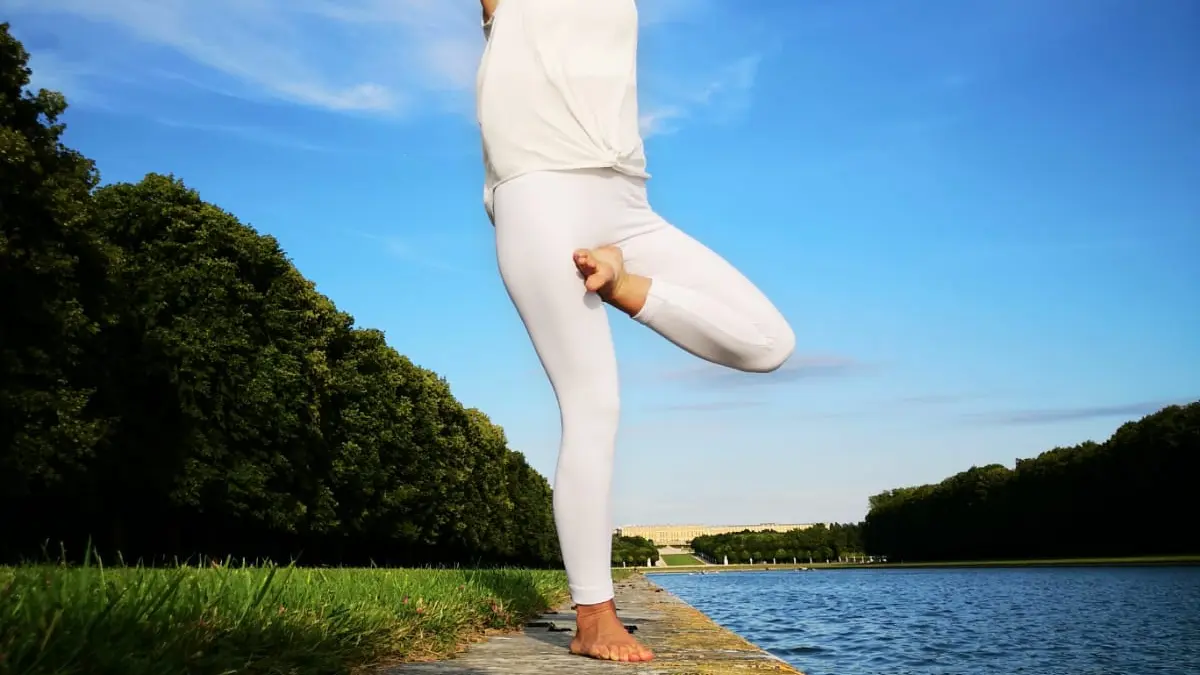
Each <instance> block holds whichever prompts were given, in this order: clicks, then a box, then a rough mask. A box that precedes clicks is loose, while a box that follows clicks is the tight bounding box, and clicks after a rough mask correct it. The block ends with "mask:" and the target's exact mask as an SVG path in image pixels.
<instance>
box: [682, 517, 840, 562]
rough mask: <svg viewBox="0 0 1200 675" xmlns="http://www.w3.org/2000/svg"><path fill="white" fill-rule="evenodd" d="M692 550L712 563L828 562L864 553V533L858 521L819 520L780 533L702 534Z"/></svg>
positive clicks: (695, 540) (771, 531) (768, 531)
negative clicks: (820, 521) (834, 521)
mask: <svg viewBox="0 0 1200 675" xmlns="http://www.w3.org/2000/svg"><path fill="white" fill-rule="evenodd" d="M692 550H693V551H695V552H696V553H699V554H700V555H702V556H704V557H706V558H708V560H709V561H710V562H715V563H723V562H725V558H726V557H728V558H729V562H730V564H746V563H750V562H752V561H753V562H756V563H759V562H764V561H767V562H769V561H771V560H773V559H774V560H777V561H780V562H782V561H784V560H786V561H788V562H791V561H792V559H793V558H795V559H797V560H800V561H804V562H807V561H813V562H827V561H836V560H840V559H845V558H849V557H852V556H858V555H862V553H863V545H862V532H861V528H860V526H859V525H857V524H853V523H846V524H841V523H833V524H830V525H826V524H825V523H818V524H816V525H813V526H812V527H808V528H804V529H796V530H789V531H787V532H776V531H775V530H767V531H764V532H751V531H750V530H745V531H743V532H732V533H728V534H711V535H702V536H699V537H696V538H695V539H693V540H692Z"/></svg>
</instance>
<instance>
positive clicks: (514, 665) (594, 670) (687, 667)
mask: <svg viewBox="0 0 1200 675" xmlns="http://www.w3.org/2000/svg"><path fill="white" fill-rule="evenodd" d="M615 586H616V602H617V608H618V613H619V615H620V616H621V619H622V620H623V621H624V622H625V624H626V625H627V626H636V631H635V632H634V634H635V635H636V637H637V638H638V639H640V640H641V641H642V642H643V643H645V644H646V645H647V646H649V647H650V648H651V649H653V650H654V652H655V655H656V658H655V659H654V660H653V661H650V662H648V663H616V662H613V661H598V660H595V659H588V658H584V657H580V656H574V655H572V654H570V653H569V651H568V647H569V645H570V643H571V640H572V638H573V637H574V631H575V615H574V614H575V613H574V612H572V611H570V605H569V604H568V605H567V606H565V607H561V608H559V610H558V611H553V612H547V613H545V614H543V615H541V617H539V620H538V621H537V622H531V624H530V625H527V626H526V629H525V630H524V631H522V632H518V633H511V634H507V635H494V636H492V637H490V638H489V639H487V640H484V641H483V642H481V643H477V644H474V645H472V646H471V647H469V648H468V649H467V650H466V651H465V652H463V653H461V654H458V655H457V656H455V657H454V658H452V659H448V660H444V661H435V662H427V663H407V664H401V665H397V666H393V667H391V668H386V669H384V670H383V671H382V673H383V674H384V675H627V674H628V675H634V674H636V675H753V674H754V673H776V674H779V675H803V674H802V673H801V672H800V671H798V670H796V669H795V668H793V667H792V666H790V665H789V664H788V663H787V662H785V661H784V660H782V659H780V658H778V657H776V656H775V655H773V654H770V653H768V652H767V651H765V650H763V649H762V648H760V647H758V646H756V645H754V644H753V643H751V642H750V641H749V640H747V639H745V638H743V637H742V636H740V635H738V634H736V633H734V632H733V631H730V630H728V629H725V628H722V627H721V626H720V625H718V624H717V623H716V622H715V621H713V620H712V619H711V618H709V617H708V616H707V615H705V614H704V613H703V612H701V611H700V610H698V609H696V608H695V607H692V606H691V605H689V604H687V603H686V602H684V601H683V600H682V599H681V598H679V597H677V596H675V595H674V594H672V593H670V592H668V591H666V590H665V589H663V588H662V587H660V586H658V585H656V584H654V583H653V582H652V581H650V580H649V579H648V578H646V576H645V575H642V574H635V575H633V576H630V577H627V578H624V579H621V580H620V581H617V582H616V584H615ZM551 625H552V626H553V628H554V629H553V630H552V629H551V628H550V626H551Z"/></svg>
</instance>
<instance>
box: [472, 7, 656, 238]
mask: <svg viewBox="0 0 1200 675" xmlns="http://www.w3.org/2000/svg"><path fill="white" fill-rule="evenodd" d="M483 30H484V36H485V37H486V39H487V46H486V47H485V48H484V52H483V58H482V60H481V62H480V64H479V72H478V74H477V76H476V115H477V118H478V121H479V129H480V132H481V134H482V136H483V161H484V167H485V170H486V179H485V180H486V182H485V185H484V197H483V200H484V207H485V208H486V209H487V212H488V217H489V218H493V217H494V215H493V214H494V212H493V209H492V195H493V194H494V191H495V189H496V187H497V186H499V185H500V184H501V183H503V182H505V181H507V180H511V179H513V178H516V177H517V176H520V175H523V174H526V173H529V172H531V171H544V170H566V169H591V168H599V167H610V168H613V169H616V170H617V171H620V172H622V173H626V174H629V175H633V176H639V177H643V178H649V174H647V173H646V156H645V153H644V151H643V148H642V136H641V132H640V131H639V129H638V102H637V39H638V35H637V33H638V13H637V5H636V3H635V0H500V4H499V6H498V7H497V8H496V11H495V14H494V16H492V17H491V18H490V19H489V20H488V21H487V22H485V23H484V26H483Z"/></svg>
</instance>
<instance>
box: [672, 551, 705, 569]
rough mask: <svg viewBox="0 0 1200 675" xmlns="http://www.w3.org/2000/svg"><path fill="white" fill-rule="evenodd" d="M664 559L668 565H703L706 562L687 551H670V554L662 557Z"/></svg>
mask: <svg viewBox="0 0 1200 675" xmlns="http://www.w3.org/2000/svg"><path fill="white" fill-rule="evenodd" d="M662 559H663V562H665V563H667V565H670V566H675V565H703V564H704V563H703V562H701V561H699V560H697V559H696V558H695V556H691V555H688V554H687V553H670V554H667V555H664V556H663V557H662Z"/></svg>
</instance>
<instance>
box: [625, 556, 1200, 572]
mask: <svg viewBox="0 0 1200 675" xmlns="http://www.w3.org/2000/svg"><path fill="white" fill-rule="evenodd" d="M1172 565H1180V566H1192V565H1200V555H1181V556H1138V557H1126V558H1047V559H1034V560H966V561H951V562H888V563H812V564H811V565H808V564H804V563H798V564H792V563H780V564H778V565H746V564H742V565H672V566H667V567H638V568H628V569H635V570H636V571H637V572H640V573H642V574H645V575H647V576H653V575H656V574H695V573H697V572H708V573H710V574H715V573H719V572H723V571H725V572H786V571H791V570H797V571H811V572H816V571H824V570H851V569H857V570H867V569H933V568H946V569H956V568H957V569H991V568H1012V567H1165V566H1172ZM616 569H621V568H616Z"/></svg>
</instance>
